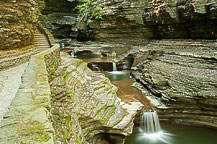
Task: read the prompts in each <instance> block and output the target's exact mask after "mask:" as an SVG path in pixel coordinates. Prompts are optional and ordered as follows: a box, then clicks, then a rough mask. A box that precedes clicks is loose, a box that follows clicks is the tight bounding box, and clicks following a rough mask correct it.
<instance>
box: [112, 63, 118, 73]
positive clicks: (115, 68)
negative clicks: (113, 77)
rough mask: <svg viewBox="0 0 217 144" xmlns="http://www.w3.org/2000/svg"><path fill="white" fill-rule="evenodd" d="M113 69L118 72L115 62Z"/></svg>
mask: <svg viewBox="0 0 217 144" xmlns="http://www.w3.org/2000/svg"><path fill="white" fill-rule="evenodd" d="M112 67H113V68H112V69H113V71H117V66H116V63H114V62H113V63H112Z"/></svg>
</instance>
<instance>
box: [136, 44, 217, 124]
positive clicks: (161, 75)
mask: <svg viewBox="0 0 217 144" xmlns="http://www.w3.org/2000/svg"><path fill="white" fill-rule="evenodd" d="M216 56H217V44H216V41H206V40H160V41H159V40H153V41H151V42H150V43H149V44H148V45H146V46H144V47H141V49H140V52H138V53H136V54H135V62H134V65H133V68H132V74H133V76H134V78H135V79H136V81H137V84H135V86H136V87H138V88H140V89H141V90H142V91H143V92H144V93H145V94H146V95H147V97H148V98H149V99H150V100H151V101H152V103H153V104H154V105H156V107H157V108H159V110H160V113H159V114H160V118H161V119H162V120H170V121H173V122H176V123H182V124H195V125H206V126H212V127H217V113H216V107H217V106H216V102H217V87H216V85H217V57H216Z"/></svg>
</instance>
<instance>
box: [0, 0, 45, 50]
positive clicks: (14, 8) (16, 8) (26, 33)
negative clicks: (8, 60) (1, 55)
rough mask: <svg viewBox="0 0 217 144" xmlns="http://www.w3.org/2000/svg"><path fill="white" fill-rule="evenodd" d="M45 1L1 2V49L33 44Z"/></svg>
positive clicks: (21, 0) (4, 0)
mask: <svg viewBox="0 0 217 144" xmlns="http://www.w3.org/2000/svg"><path fill="white" fill-rule="evenodd" d="M43 7H44V3H43V0H26V1H23V0H9V1H8V0H1V1H0V49H1V50H4V49H8V48H19V47H24V46H27V45H31V44H32V40H33V34H34V31H35V29H36V26H37V18H38V15H39V14H40V10H42V8H43Z"/></svg>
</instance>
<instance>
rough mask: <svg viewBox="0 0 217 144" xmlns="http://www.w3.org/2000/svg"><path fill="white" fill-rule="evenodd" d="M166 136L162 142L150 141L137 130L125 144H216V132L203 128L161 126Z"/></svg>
mask: <svg viewBox="0 0 217 144" xmlns="http://www.w3.org/2000/svg"><path fill="white" fill-rule="evenodd" d="M161 127H162V129H163V130H164V133H166V135H165V136H164V140H166V141H167V142H164V140H156V141H155V140H150V139H147V138H145V137H143V136H142V134H141V133H139V132H138V131H137V130H135V132H134V133H133V134H132V135H130V136H129V137H128V138H127V139H126V142H125V144H217V130H216V129H210V128H203V127H194V126H182V125H172V124H161Z"/></svg>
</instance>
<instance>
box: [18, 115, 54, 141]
mask: <svg viewBox="0 0 217 144" xmlns="http://www.w3.org/2000/svg"><path fill="white" fill-rule="evenodd" d="M48 131H49V129H48V128H46V125H45V124H44V123H41V122H39V121H36V120H35V121H32V120H31V119H28V120H27V121H25V122H24V121H22V123H21V125H19V126H18V128H17V131H16V134H17V137H18V141H19V142H21V143H22V142H23V141H29V140H30V141H34V142H47V141H49V140H50V139H51V136H50V134H49V133H48ZM25 139H26V140H25Z"/></svg>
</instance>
